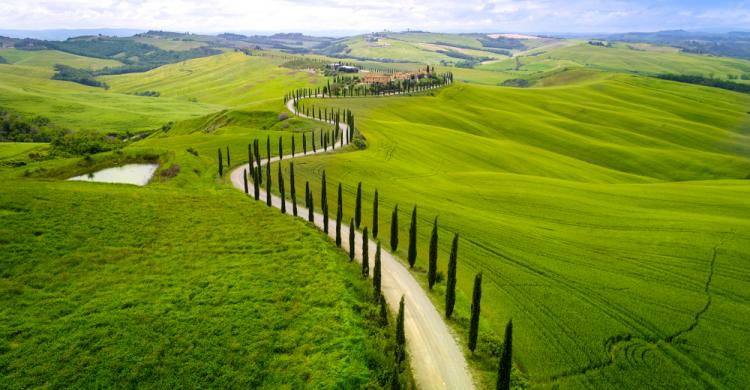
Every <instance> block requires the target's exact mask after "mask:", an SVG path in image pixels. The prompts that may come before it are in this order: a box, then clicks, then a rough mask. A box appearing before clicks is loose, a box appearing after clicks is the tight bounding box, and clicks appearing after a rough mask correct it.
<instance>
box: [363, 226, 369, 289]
mask: <svg viewBox="0 0 750 390" xmlns="http://www.w3.org/2000/svg"><path fill="white" fill-rule="evenodd" d="M369 246H370V239H369V236H368V235H367V226H365V228H364V229H363V230H362V276H363V277H365V278H366V277H367V276H368V275H369V274H370V248H369Z"/></svg>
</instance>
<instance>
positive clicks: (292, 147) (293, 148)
mask: <svg viewBox="0 0 750 390" xmlns="http://www.w3.org/2000/svg"><path fill="white" fill-rule="evenodd" d="M292 157H294V134H292Z"/></svg>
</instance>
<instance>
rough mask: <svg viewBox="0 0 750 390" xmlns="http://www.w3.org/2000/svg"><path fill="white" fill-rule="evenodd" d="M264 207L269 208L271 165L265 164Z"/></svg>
mask: <svg viewBox="0 0 750 390" xmlns="http://www.w3.org/2000/svg"><path fill="white" fill-rule="evenodd" d="M266 205H268V206H271V164H266Z"/></svg>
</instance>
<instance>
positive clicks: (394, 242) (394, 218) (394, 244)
mask: <svg viewBox="0 0 750 390" xmlns="http://www.w3.org/2000/svg"><path fill="white" fill-rule="evenodd" d="M396 249H398V205H396V207H395V208H394V209H393V213H392V214H391V251H393V252H395V251H396Z"/></svg>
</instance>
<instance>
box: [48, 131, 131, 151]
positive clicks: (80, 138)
mask: <svg viewBox="0 0 750 390" xmlns="http://www.w3.org/2000/svg"><path fill="white" fill-rule="evenodd" d="M51 146H52V152H53V153H54V154H60V155H73V156H83V155H90V154H96V153H101V152H107V151H110V150H114V149H119V148H122V147H123V146H125V143H124V142H122V141H120V140H118V139H116V138H113V137H109V136H107V135H105V134H102V133H99V132H96V131H92V130H81V131H76V132H66V133H63V134H61V135H59V136H57V137H55V138H54V139H52V142H51Z"/></svg>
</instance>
